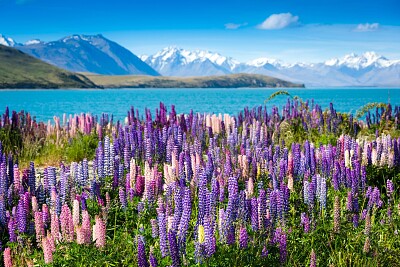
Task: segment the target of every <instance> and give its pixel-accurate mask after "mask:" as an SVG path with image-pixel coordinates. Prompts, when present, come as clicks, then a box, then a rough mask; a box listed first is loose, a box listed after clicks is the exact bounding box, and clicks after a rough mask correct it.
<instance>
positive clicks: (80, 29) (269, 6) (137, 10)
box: [0, 0, 400, 62]
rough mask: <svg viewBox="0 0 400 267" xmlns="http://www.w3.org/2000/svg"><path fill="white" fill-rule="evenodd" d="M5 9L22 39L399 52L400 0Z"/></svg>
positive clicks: (55, 4) (16, 3)
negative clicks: (97, 38) (77, 37)
mask: <svg viewBox="0 0 400 267" xmlns="http://www.w3.org/2000/svg"><path fill="white" fill-rule="evenodd" d="M0 11H1V12H0V13H1V16H0V33H2V34H4V35H6V36H9V37H12V38H14V39H15V40H16V41H18V42H25V41H27V40H29V39H33V38H40V39H42V40H44V41H50V40H54V39H59V38H61V37H63V36H66V35H70V34H75V33H79V34H96V33H102V34H103V35H104V36H106V37H108V38H109V39H111V40H114V41H116V42H118V43H120V44H122V45H123V46H125V47H127V48H128V49H130V50H131V51H132V52H134V53H135V54H152V53H155V52H156V51H158V50H160V49H162V48H163V47H165V46H169V45H175V46H179V47H182V48H186V49H208V50H211V51H216V52H220V53H221V54H224V55H228V56H232V57H234V58H236V59H238V60H240V61H247V60H250V59H254V58H257V57H270V58H279V59H282V60H284V61H287V62H296V61H306V62H316V61H321V60H325V59H329V58H331V57H340V56H342V55H344V54H347V53H351V52H355V53H363V52H365V51H376V52H378V53H380V54H383V55H385V56H386V57H388V58H393V59H400V15H399V14H400V1H398V0H382V1H371V0H363V1H358V0H357V1H351V0H348V1H345V0H319V1H314V0H279V1H278V0H273V1H271V0H251V1H248V0H247V1H244V0H231V1H218V0H213V1H211V0H202V1H199V0H186V1H177V0H170V1H165V0H140V1H136V0H131V1H117V0H114V1H101V0H97V1H93V0H68V1H65V0H64V1H59V0H0Z"/></svg>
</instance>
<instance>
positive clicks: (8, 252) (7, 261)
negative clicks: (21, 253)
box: [3, 248, 13, 267]
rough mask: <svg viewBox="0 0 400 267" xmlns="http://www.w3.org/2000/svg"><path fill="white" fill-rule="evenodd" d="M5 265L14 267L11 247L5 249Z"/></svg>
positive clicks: (5, 266)
mask: <svg viewBox="0 0 400 267" xmlns="http://www.w3.org/2000/svg"><path fill="white" fill-rule="evenodd" d="M3 257H4V267H12V266H13V263H12V257H11V249H10V248H6V249H5V250H4V255H3Z"/></svg>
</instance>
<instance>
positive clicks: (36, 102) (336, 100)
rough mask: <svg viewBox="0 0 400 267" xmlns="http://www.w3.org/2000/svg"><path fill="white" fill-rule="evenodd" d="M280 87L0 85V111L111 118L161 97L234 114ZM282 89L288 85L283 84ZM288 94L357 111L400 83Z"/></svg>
mask: <svg viewBox="0 0 400 267" xmlns="http://www.w3.org/2000/svg"><path fill="white" fill-rule="evenodd" d="M278 90H280V89H276V88H268V89H266V88H262V89H230V88H229V89H228V88H226V89H225V88H223V89H201V88H200V89H105V90H60V89H58V90H1V91H0V111H1V112H3V111H4V110H5V108H6V106H8V107H9V108H10V110H16V111H20V110H25V111H28V112H30V113H31V115H33V116H34V117H36V119H37V120H39V121H47V120H49V119H51V120H52V119H53V116H54V115H57V116H62V115H63V114H64V113H66V114H80V113H82V112H83V113H91V114H95V115H100V114H102V113H109V114H113V115H114V119H124V118H125V117H126V114H127V111H128V109H130V107H131V106H133V107H134V108H135V109H138V110H139V112H140V114H144V108H145V107H147V108H149V109H151V111H152V114H155V109H156V108H157V107H159V103H160V101H162V102H163V103H164V104H165V105H166V106H167V107H168V109H169V110H170V106H171V105H172V104H173V105H175V109H176V112H177V113H188V112H190V110H193V111H194V112H200V113H217V114H218V113H229V114H233V115H236V114H237V113H238V112H240V111H241V110H243V109H244V108H245V107H249V108H253V107H256V106H260V105H264V100H265V99H267V98H268V97H269V96H270V95H271V94H273V93H274V92H276V91H278ZM283 90H286V89H283ZM287 91H288V92H289V93H290V94H291V95H293V96H294V95H297V96H299V97H301V98H302V99H303V100H307V99H309V100H311V99H314V101H315V102H316V103H318V104H320V105H321V106H322V109H325V108H327V107H329V103H331V102H332V103H333V105H334V107H335V108H336V110H338V111H341V112H351V113H355V112H356V111H357V109H359V108H360V107H361V106H363V105H365V104H367V103H369V102H385V103H388V100H390V103H391V104H392V105H400V88H391V89H385V88H304V89H303V88H302V89H287ZM286 101H287V96H283V95H282V96H278V97H276V98H275V99H274V100H273V101H270V102H268V103H267V107H268V109H269V110H270V108H271V107H272V106H273V105H276V106H278V107H282V105H284V104H285V102H286Z"/></svg>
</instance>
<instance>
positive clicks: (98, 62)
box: [0, 34, 159, 76]
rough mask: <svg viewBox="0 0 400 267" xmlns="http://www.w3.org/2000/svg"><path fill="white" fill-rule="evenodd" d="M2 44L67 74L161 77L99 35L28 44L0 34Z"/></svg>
mask: <svg viewBox="0 0 400 267" xmlns="http://www.w3.org/2000/svg"><path fill="white" fill-rule="evenodd" d="M0 44H3V45H6V46H11V47H15V48H17V49H19V50H21V51H22V52H24V53H27V54H29V55H31V56H34V57H36V58H39V59H41V60H43V61H45V62H47V63H50V64H52V65H55V66H57V67H59V68H63V69H65V70H68V71H74V72H90V73H97V74H108V75H128V74H135V75H152V76H158V75H159V74H158V72H157V71H155V70H154V69H153V68H151V67H150V66H149V65H147V64H146V63H144V62H143V61H142V60H140V58H138V57H137V56H136V55H135V54H133V53H132V52H130V51H129V50H128V49H126V48H124V47H122V46H120V45H119V44H117V43H115V42H113V41H110V40H108V39H107V38H105V37H104V36H102V35H100V34H99V35H71V36H68V37H65V38H62V39H60V40H57V41H52V42H42V41H40V40H38V39H35V40H30V41H28V42H26V43H25V44H19V43H17V42H15V41H14V40H13V39H11V38H7V37H5V36H2V35H0Z"/></svg>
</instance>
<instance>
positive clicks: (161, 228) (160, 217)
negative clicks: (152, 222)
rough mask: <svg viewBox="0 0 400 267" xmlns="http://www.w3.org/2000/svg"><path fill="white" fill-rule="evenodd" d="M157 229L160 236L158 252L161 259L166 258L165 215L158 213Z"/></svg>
mask: <svg viewBox="0 0 400 267" xmlns="http://www.w3.org/2000/svg"><path fill="white" fill-rule="evenodd" d="M157 218H158V227H159V231H158V233H159V235H160V250H161V255H162V257H166V256H168V245H167V221H166V218H165V213H163V212H160V213H159V214H158V217H157Z"/></svg>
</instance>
